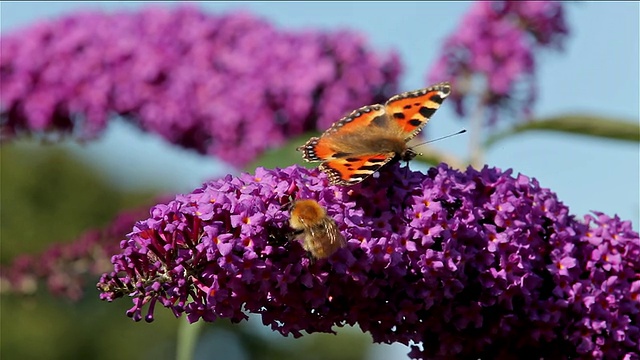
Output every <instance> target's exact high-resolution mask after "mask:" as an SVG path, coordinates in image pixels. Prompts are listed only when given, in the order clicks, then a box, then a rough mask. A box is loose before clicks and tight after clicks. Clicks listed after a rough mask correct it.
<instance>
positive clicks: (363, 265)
mask: <svg viewBox="0 0 640 360" xmlns="http://www.w3.org/2000/svg"><path fill="white" fill-rule="evenodd" d="M295 199H314V200H316V201H318V203H320V204H321V205H322V206H323V207H325V208H326V211H327V215H328V216H329V217H331V218H332V219H333V220H334V221H335V222H336V224H337V226H338V228H339V231H340V232H341V234H342V235H343V236H344V237H345V239H346V240H347V242H348V243H347V246H346V247H344V248H341V249H339V250H338V251H337V252H336V253H334V254H333V255H332V256H331V257H329V258H328V259H320V260H318V261H312V259H310V258H309V256H308V255H307V254H305V251H304V249H303V247H302V245H301V244H300V243H299V242H296V241H290V237H289V236H288V234H289V233H290V231H291V229H289V228H288V220H289V213H288V210H287V204H289V203H290V202H291V201H293V200H295ZM112 263H113V271H110V272H108V273H105V274H104V275H103V276H102V278H101V280H100V282H99V283H98V288H99V289H100V291H101V298H102V299H104V300H107V301H113V300H116V299H118V298H129V299H130V300H131V301H132V302H133V305H132V307H131V308H130V309H129V310H128V312H127V315H128V316H130V317H131V318H133V320H135V321H140V320H142V319H144V320H146V321H153V318H154V313H155V311H156V309H157V307H158V306H161V307H165V308H168V309H170V310H171V311H172V312H173V313H174V314H175V315H176V316H186V317H187V318H188V319H189V321H190V322H196V321H207V322H211V321H215V320H216V319H219V318H226V319H230V320H231V321H232V322H239V321H242V320H244V319H247V314H248V313H254V314H260V316H261V318H262V322H263V323H264V324H265V325H267V326H269V327H271V328H272V329H273V330H274V331H278V332H280V333H281V334H283V335H288V334H292V335H293V336H294V337H299V336H301V335H302V334H303V332H306V333H313V332H328V333H331V332H334V331H335V328H336V327H339V326H343V325H346V324H349V325H356V324H357V325H358V326H359V327H360V328H361V329H362V330H363V331H365V332H369V333H370V334H371V336H372V338H373V341H375V342H379V343H395V342H398V343H402V344H406V345H410V346H411V349H412V350H411V352H410V356H411V357H412V358H416V359H419V358H424V359H426V358H430V359H434V358H454V357H455V358H471V357H473V358H483V359H485V358H486V359H508V358H516V357H519V356H521V355H522V354H527V356H529V355H530V358H554V359H557V358H567V359H568V358H572V359H593V358H618V359H622V358H626V359H633V358H637V357H634V356H636V355H634V354H637V353H638V351H639V349H640V348H639V346H640V345H639V344H640V329H639V327H638V324H640V301H639V299H640V298H639V296H640V239H639V237H638V233H636V232H634V231H633V230H632V228H631V223H630V222H628V221H621V220H620V219H619V218H617V217H608V216H606V215H604V214H600V213H595V214H593V215H588V216H586V217H585V218H584V219H577V218H576V217H574V216H573V215H571V214H570V213H569V209H568V208H567V206H565V205H564V204H563V203H562V202H561V201H559V200H558V198H557V196H556V194H554V193H553V192H552V191H550V190H549V189H546V188H543V187H541V186H540V184H539V183H538V182H537V181H536V180H535V179H531V178H529V177H526V176H524V175H521V174H518V175H514V174H513V173H512V172H511V170H508V171H501V170H500V169H496V168H489V167H485V168H483V169H482V170H479V171H478V170H474V169H472V168H468V169H467V170H466V171H463V172H461V171H458V170H453V169H451V168H449V167H448V166H446V165H444V164H441V165H440V166H438V167H435V168H431V169H430V170H429V171H428V172H427V173H426V174H423V173H419V172H411V171H406V169H404V168H400V166H399V165H398V164H396V165H392V166H388V167H387V168H386V169H383V170H382V171H381V172H380V173H378V174H377V178H374V177H372V178H370V179H367V181H364V182H362V183H360V184H358V185H355V186H351V187H335V186H329V185H328V179H327V178H326V177H325V175H324V174H320V173H319V172H318V171H317V170H307V169H304V168H302V167H299V166H291V167H288V168H285V169H275V170H267V169H263V168H258V169H257V170H256V172H255V174H242V175H240V176H238V177H232V176H227V177H225V178H223V179H220V180H216V181H210V182H207V183H205V184H203V186H202V187H201V188H198V189H196V190H195V191H193V192H192V193H190V194H185V195H179V196H177V197H176V198H175V199H174V200H172V201H169V202H166V203H161V204H158V205H156V206H154V207H153V208H152V210H151V216H150V217H149V218H148V219H146V220H144V221H140V222H138V223H136V225H135V227H134V229H133V231H132V232H131V233H130V234H129V235H128V236H127V238H126V239H125V240H123V241H122V243H121V250H120V252H119V253H118V254H117V255H115V256H114V257H113V258H112Z"/></svg>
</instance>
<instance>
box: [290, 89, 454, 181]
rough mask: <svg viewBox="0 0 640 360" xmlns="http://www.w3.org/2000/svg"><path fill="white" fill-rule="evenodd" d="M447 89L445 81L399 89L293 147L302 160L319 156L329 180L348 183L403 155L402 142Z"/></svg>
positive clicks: (409, 154)
mask: <svg viewBox="0 0 640 360" xmlns="http://www.w3.org/2000/svg"><path fill="white" fill-rule="evenodd" d="M450 93H451V85H450V84H449V83H448V82H443V83H439V84H436V85H433V86H431V87H428V88H426V89H421V90H416V91H409V92H404V93H402V94H398V95H395V96H393V97H392V98H390V99H389V100H387V102H386V103H385V104H384V105H381V104H375V105H368V106H363V107H361V108H360V109H358V110H355V111H353V112H351V114H349V115H347V116H346V117H344V118H342V119H340V120H338V121H337V122H335V123H334V124H333V125H332V126H331V127H330V128H329V129H328V130H327V131H325V132H324V134H322V136H320V137H319V138H318V137H312V138H311V139H309V141H307V143H306V144H304V145H303V146H300V147H298V149H297V150H298V151H301V152H302V158H303V159H304V160H305V161H308V162H313V161H320V162H322V164H320V166H319V169H320V170H322V171H324V172H325V173H326V174H327V175H328V176H329V181H330V182H331V184H333V185H354V184H357V183H359V182H361V181H362V180H364V179H366V178H367V177H368V176H370V175H371V174H373V173H374V172H376V171H378V169H380V168H381V167H382V166H383V165H384V164H386V163H388V162H389V161H391V160H393V159H400V160H402V161H409V160H411V159H413V158H414V157H416V155H417V154H416V152H414V151H413V150H412V149H410V148H408V147H407V142H408V141H409V140H411V139H413V138H414V137H415V136H416V135H418V133H419V132H420V131H421V130H422V128H423V127H424V126H425V125H426V124H427V122H428V121H429V119H430V118H431V116H432V115H433V113H435V112H436V110H438V108H439V107H440V104H442V101H443V100H444V99H445V98H446V97H447V96H449V94H450Z"/></svg>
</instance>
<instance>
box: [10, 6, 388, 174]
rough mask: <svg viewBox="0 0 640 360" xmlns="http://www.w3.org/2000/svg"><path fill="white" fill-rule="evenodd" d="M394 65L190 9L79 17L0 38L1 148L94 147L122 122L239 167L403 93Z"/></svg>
mask: <svg viewBox="0 0 640 360" xmlns="http://www.w3.org/2000/svg"><path fill="white" fill-rule="evenodd" d="M399 73H400V63H399V59H398V57H397V55H396V54H394V53H391V54H385V55H383V54H376V53H375V52H374V51H372V50H371V48H370V47H369V46H368V45H367V44H366V42H365V40H364V38H363V37H361V36H360V35H358V34H357V33H354V32H350V31H333V32H319V31H307V32H299V31H295V32H294V31H285V30H280V29H277V28H275V27H274V26H273V25H271V24H270V23H268V22H267V21H265V20H262V19H260V18H256V17H254V16H252V15H249V14H246V13H231V14H226V15H212V14H207V13H204V12H201V11H200V10H197V9H195V8H192V7H179V8H176V9H168V8H145V9H143V10H141V11H139V12H114V13H103V12H83V13H75V14H72V15H69V16H67V17H64V18H61V19H56V20H51V21H46V22H41V23H38V24H36V25H33V26H31V27H28V28H26V29H20V30H17V31H14V32H13V33H10V34H8V35H3V36H2V51H1V52H0V86H1V87H2V94H1V95H0V112H1V120H0V124H1V130H2V137H3V139H10V138H13V137H15V136H18V135H20V134H24V133H27V134H36V135H38V136H48V137H53V136H52V133H55V134H71V135H73V136H74V137H75V138H77V139H81V140H87V139H92V138H94V137H96V136H98V135H99V134H100V133H101V132H102V131H103V130H104V128H105V126H106V125H107V123H108V120H110V119H112V118H114V117H115V116H121V117H124V118H126V119H127V120H128V121H130V122H132V123H133V124H135V125H136V126H138V127H140V128H141V129H143V130H145V131H150V132H154V133H157V134H159V135H160V136H162V137H163V138H164V139H166V140H167V141H169V142H171V143H172V144H176V145H179V146H183V147H186V148H190V149H194V150H196V151H198V152H200V153H204V154H210V155H214V156H216V157H218V158H220V159H222V160H223V161H226V162H228V163H229V164H231V165H235V166H243V165H246V164H247V163H248V162H250V161H253V160H255V158H256V157H257V156H258V155H260V154H261V153H262V152H263V151H264V150H265V149H268V148H270V147H276V146H279V145H282V144H283V143H284V142H285V141H286V140H287V139H289V138H291V137H293V136H296V135H299V134H302V133H303V132H305V131H312V130H320V129H324V128H326V127H328V126H329V125H330V124H331V123H332V122H333V121H334V120H335V119H337V118H340V117H342V116H343V115H344V113H345V112H346V111H349V110H350V109H353V108H357V107H360V106H362V105H364V104H370V103H377V102H381V101H384V100H386V99H387V98H388V97H390V96H391V95H393V94H394V93H395V92H396V90H397V89H396V84H397V79H398V75H399Z"/></svg>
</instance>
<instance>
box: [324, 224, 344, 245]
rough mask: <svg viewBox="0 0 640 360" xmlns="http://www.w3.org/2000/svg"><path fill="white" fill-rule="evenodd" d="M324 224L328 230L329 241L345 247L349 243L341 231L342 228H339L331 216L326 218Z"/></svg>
mask: <svg viewBox="0 0 640 360" xmlns="http://www.w3.org/2000/svg"><path fill="white" fill-rule="evenodd" d="M322 225H323V228H324V229H325V231H326V236H327V237H328V238H329V242H330V243H331V244H332V245H336V244H338V245H339V246H340V247H344V246H346V245H347V241H346V240H345V239H344V236H342V234H341V233H340V230H338V226H337V225H336V222H335V221H333V220H332V219H329V218H325V219H324V221H323V224H322Z"/></svg>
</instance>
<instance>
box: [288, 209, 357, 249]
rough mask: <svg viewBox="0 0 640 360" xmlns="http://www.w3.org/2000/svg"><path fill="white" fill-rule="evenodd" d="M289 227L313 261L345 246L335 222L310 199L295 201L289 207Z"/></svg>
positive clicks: (345, 243)
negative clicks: (294, 231)
mask: <svg viewBox="0 0 640 360" xmlns="http://www.w3.org/2000/svg"><path fill="white" fill-rule="evenodd" d="M290 213H291V217H290V218H289V225H290V226H291V228H292V229H294V230H296V235H297V237H296V239H298V240H302V247H303V248H304V249H305V250H306V251H308V252H309V253H311V255H312V256H313V257H314V258H315V259H324V258H328V257H329V256H331V255H332V254H333V253H334V252H336V251H337V250H338V249H340V248H342V247H345V246H347V242H346V240H345V239H344V237H343V236H342V234H340V231H339V230H338V226H337V225H336V222H335V221H334V220H333V219H331V218H330V217H328V216H327V211H326V210H325V209H324V208H323V207H322V206H321V205H320V204H318V202H317V201H315V200H311V199H305V200H297V201H295V202H294V203H293V204H292V205H291V210H290Z"/></svg>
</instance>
